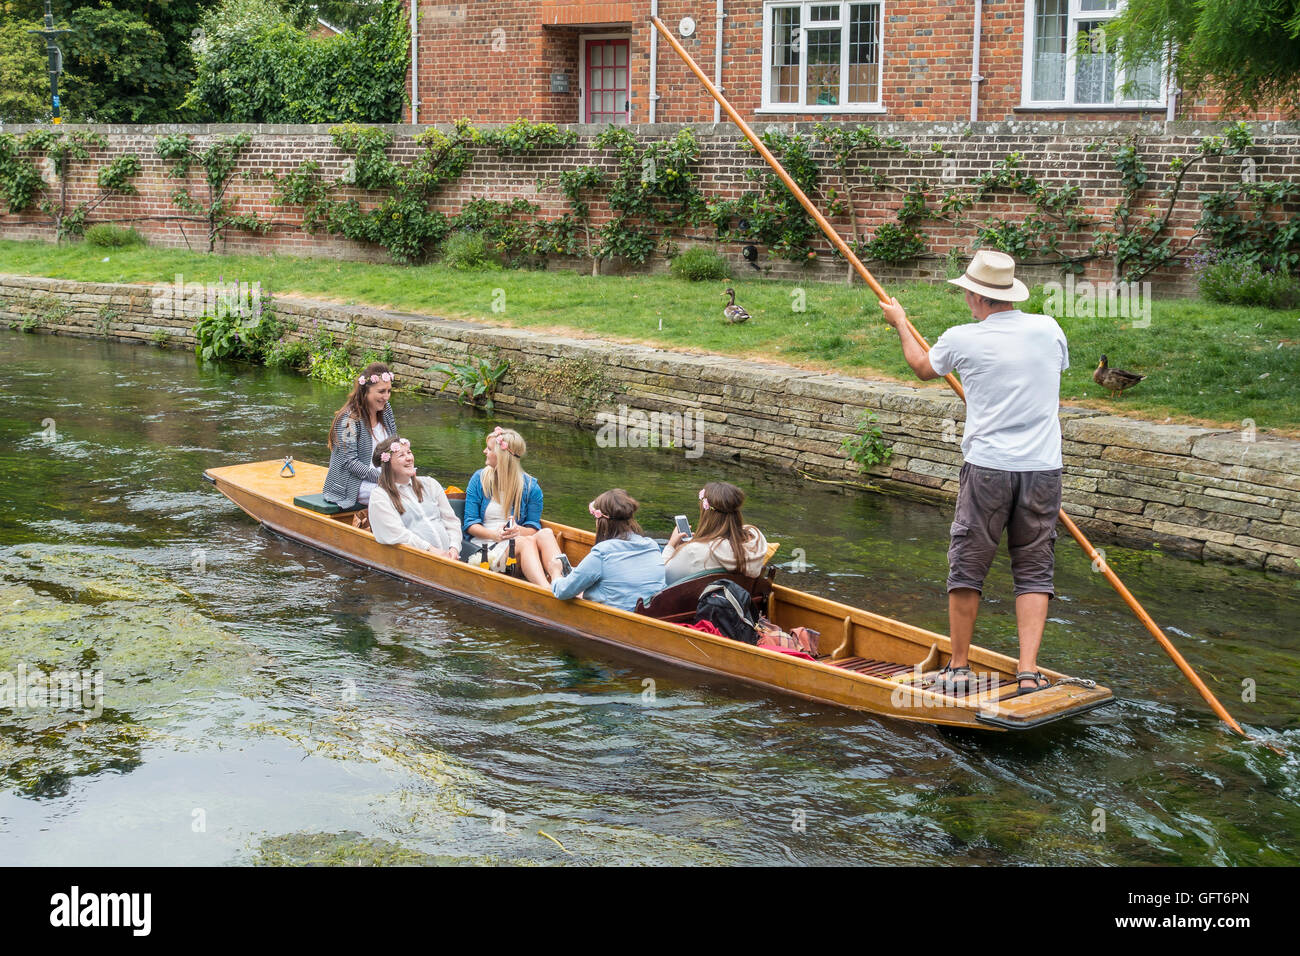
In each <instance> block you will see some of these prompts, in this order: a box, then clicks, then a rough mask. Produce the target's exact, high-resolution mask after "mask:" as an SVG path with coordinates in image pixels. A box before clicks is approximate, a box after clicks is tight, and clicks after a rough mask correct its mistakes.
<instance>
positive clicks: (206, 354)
mask: <svg viewBox="0 0 1300 956" xmlns="http://www.w3.org/2000/svg"><path fill="white" fill-rule="evenodd" d="M284 331H285V325H284V323H282V322H280V321H279V320H278V319H276V317H275V312H274V310H272V309H271V308H267V307H263V308H262V309H261V310H260V311H259V313H258V314H257V315H244V314H242V310H240V309H237V308H232V309H227V308H222V307H218V308H217V309H216V311H215V312H213V313H209V314H208V315H205V316H203V318H201V319H199V320H198V322H196V323H195V324H194V341H195V344H194V354H195V355H197V356H198V357H199V358H200V359H202V360H203V361H205V362H211V361H225V360H229V359H235V360H241V361H246V362H259V363H260V362H265V361H266V355H267V353H268V352H269V351H270V350H271V348H272V346H273V345H274V344H275V343H276V342H278V341H279V339H280V337H281V336H282V335H283V334H284Z"/></svg>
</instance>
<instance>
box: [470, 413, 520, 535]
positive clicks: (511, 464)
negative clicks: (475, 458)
mask: <svg viewBox="0 0 1300 956" xmlns="http://www.w3.org/2000/svg"><path fill="white" fill-rule="evenodd" d="M502 442H504V443H505V444H504V447H503V446H502ZM487 445H488V447H489V448H491V449H492V450H493V451H495V452H496V453H497V464H496V467H495V468H493V467H491V466H490V465H489V466H485V467H484V468H483V477H482V479H481V481H482V482H483V494H485V495H486V496H487V497H489V498H491V499H492V500H493V501H495V502H496V503H497V504H499V505H500V506H501V510H502V511H504V512H505V513H506V516H507V517H509V516H510V515H514V516H515V521H516V522H519V521H521V519H522V515H521V514H520V505H521V504H522V502H523V497H524V466H523V465H521V464H519V459H521V458H523V457H524V455H525V453H527V451H528V446H527V445H526V444H525V443H524V438H523V436H522V435H520V434H519V432H517V431H515V430H514V429H513V428H497V429H495V430H494V431H493V432H492V433H491V434H489V435H488V436H487Z"/></svg>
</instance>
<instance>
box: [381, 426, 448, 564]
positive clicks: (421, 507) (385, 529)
mask: <svg viewBox="0 0 1300 956" xmlns="http://www.w3.org/2000/svg"><path fill="white" fill-rule="evenodd" d="M371 461H372V462H373V463H374V464H375V465H377V466H378V467H379V487H378V488H377V489H376V491H375V494H374V495H372V496H371V498H370V530H371V531H373V532H374V535H375V540H376V541H378V542H379V543H380V544H409V545H410V546H411V547H413V548H420V549H421V550H423V551H436V552H438V553H439V554H441V555H443V556H444V557H448V558H451V559H452V560H453V561H459V560H460V519H459V518H457V517H456V512H455V511H454V510H453V509H452V507H451V502H449V501H448V500H447V493H446V492H445V491H443V488H442V485H440V484H438V482H436V481H435V480H434V479H432V478H429V477H428V476H426V475H416V473H415V456H414V455H413V454H412V453H411V443H410V442H409V441H408V440H407V439H405V438H398V437H397V436H396V435H392V436H389V437H388V438H385V439H384V440H383V441H381V442H380V443H379V444H378V445H376V446H375V453H374V457H373V458H372V459H371Z"/></svg>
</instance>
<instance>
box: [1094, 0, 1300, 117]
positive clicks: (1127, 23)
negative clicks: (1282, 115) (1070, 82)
mask: <svg viewBox="0 0 1300 956" xmlns="http://www.w3.org/2000/svg"><path fill="white" fill-rule="evenodd" d="M1108 32H1109V34H1110V37H1111V39H1112V40H1115V41H1118V45H1117V49H1118V50H1119V58H1120V60H1121V62H1122V63H1124V64H1125V65H1126V66H1128V67H1133V66H1136V65H1138V64H1139V63H1140V62H1141V61H1143V60H1147V59H1149V58H1150V57H1151V56H1152V55H1153V54H1162V55H1167V54H1166V51H1171V50H1172V51H1173V55H1172V56H1171V57H1170V69H1171V70H1172V72H1173V75H1174V77H1175V78H1176V79H1177V81H1178V84H1179V86H1180V87H1181V88H1182V90H1183V92H1184V93H1187V94H1189V95H1192V96H1196V95H1206V94H1209V93H1218V94H1220V95H1222V96H1223V98H1224V101H1225V106H1226V107H1227V108H1228V109H1229V110H1243V109H1244V110H1256V109H1266V108H1277V109H1281V110H1283V111H1285V112H1288V113H1293V114H1294V113H1298V112H1300V0H1129V2H1128V5H1127V8H1126V9H1125V11H1124V12H1123V13H1122V14H1121V15H1120V16H1119V17H1118V18H1117V19H1116V20H1115V21H1114V22H1113V23H1112V24H1111V26H1110V28H1109V30H1108Z"/></svg>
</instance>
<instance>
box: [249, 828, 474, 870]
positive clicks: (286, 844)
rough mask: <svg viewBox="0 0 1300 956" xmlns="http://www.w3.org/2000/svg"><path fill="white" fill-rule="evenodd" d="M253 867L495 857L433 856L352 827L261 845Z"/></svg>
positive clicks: (438, 863)
mask: <svg viewBox="0 0 1300 956" xmlns="http://www.w3.org/2000/svg"><path fill="white" fill-rule="evenodd" d="M250 862H251V863H252V865H254V866H446V865H448V864H461V865H464V864H470V863H475V862H479V863H483V864H488V865H490V864H492V863H495V862H496V861H495V860H482V861H474V860H465V859H460V858H457V857H450V856H434V855H432V854H429V853H421V852H420V851H419V850H412V849H411V848H409V847H404V846H400V845H399V844H396V843H390V842H389V841H388V840H382V839H379V838H378V837H366V836H363V835H362V834H360V833H357V832H355V831H352V830H344V831H342V832H341V833H286V834H282V835H281V836H274V837H267V838H265V839H264V840H262V841H261V843H259V844H258V846H257V850H256V851H255V852H254V854H253V858H252V860H251V861H250Z"/></svg>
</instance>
